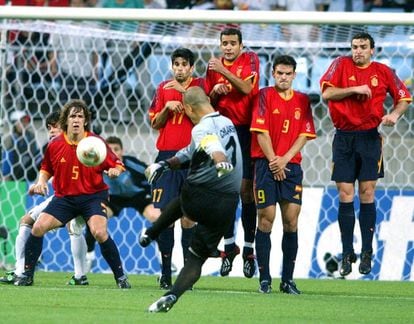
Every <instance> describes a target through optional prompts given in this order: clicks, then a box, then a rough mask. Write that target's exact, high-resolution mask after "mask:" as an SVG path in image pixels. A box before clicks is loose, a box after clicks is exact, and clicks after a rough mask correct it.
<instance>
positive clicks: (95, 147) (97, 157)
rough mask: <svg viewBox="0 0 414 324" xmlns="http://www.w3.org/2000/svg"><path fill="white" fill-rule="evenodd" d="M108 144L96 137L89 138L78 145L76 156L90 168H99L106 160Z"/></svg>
mask: <svg viewBox="0 0 414 324" xmlns="http://www.w3.org/2000/svg"><path fill="white" fill-rule="evenodd" d="M106 153H107V152H106V144H105V142H104V141H103V140H102V139H100V138H99V137H96V136H88V137H85V138H83V139H81V141H80V142H79V144H78V147H77V148H76V156H77V157H78V160H79V161H80V162H81V163H82V164H83V165H86V166H88V167H93V166H98V165H99V164H101V163H102V162H103V161H104V160H105V158H106Z"/></svg>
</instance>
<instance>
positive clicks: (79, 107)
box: [59, 99, 91, 132]
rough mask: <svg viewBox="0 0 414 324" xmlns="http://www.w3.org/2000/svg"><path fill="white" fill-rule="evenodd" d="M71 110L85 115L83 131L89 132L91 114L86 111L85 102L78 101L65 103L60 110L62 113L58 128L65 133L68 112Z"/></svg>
mask: <svg viewBox="0 0 414 324" xmlns="http://www.w3.org/2000/svg"><path fill="white" fill-rule="evenodd" d="M72 108H75V111H77V112H78V111H83V114H84V115H85V125H84V127H85V130H87V131H90V129H91V125H90V124H91V112H90V111H89V109H88V106H87V105H86V103H85V101H83V100H80V99H73V100H70V101H69V102H67V103H66V104H65V105H64V106H63V109H62V113H61V114H60V118H59V124H60V127H62V129H63V131H64V132H67V130H68V116H69V113H70V110H71V109H72Z"/></svg>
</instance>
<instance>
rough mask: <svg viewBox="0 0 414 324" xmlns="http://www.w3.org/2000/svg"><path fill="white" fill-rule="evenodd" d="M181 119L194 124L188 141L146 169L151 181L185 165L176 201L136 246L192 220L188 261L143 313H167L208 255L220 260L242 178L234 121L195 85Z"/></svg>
mask: <svg viewBox="0 0 414 324" xmlns="http://www.w3.org/2000/svg"><path fill="white" fill-rule="evenodd" d="M183 103H184V110H185V113H186V115H187V116H188V117H189V118H190V119H191V121H192V122H193V123H194V125H195V126H194V128H193V130H192V132H191V143H190V144H189V146H187V147H186V148H184V149H182V150H180V151H178V152H177V153H176V155H175V156H173V157H171V158H169V159H168V160H165V161H160V162H158V163H154V164H152V165H150V166H149V167H148V168H147V171H146V173H147V178H148V181H149V182H150V183H152V182H153V181H156V180H157V179H158V178H159V177H161V176H162V173H163V172H164V171H166V170H168V169H170V168H172V169H175V168H178V167H183V166H185V165H186V164H188V163H189V164H190V171H189V174H188V177H187V179H186V180H185V182H184V185H183V188H182V190H181V194H180V197H177V198H175V199H173V200H172V201H171V202H170V203H169V204H168V205H167V207H166V208H165V209H164V210H163V211H162V213H161V216H160V217H159V218H158V220H157V221H155V222H154V223H153V224H152V226H151V227H150V228H148V229H147V230H144V231H143V232H142V235H141V237H140V244H141V245H142V246H144V247H145V246H148V245H149V244H150V242H151V241H152V240H154V239H156V238H157V236H158V235H159V234H160V233H161V232H162V230H164V229H165V228H167V227H168V226H170V225H171V224H172V223H174V222H175V221H176V220H177V219H178V218H180V217H181V215H182V214H184V215H186V216H187V217H188V218H190V219H191V220H193V221H195V222H197V225H196V226H195V229H194V233H193V236H192V241H191V245H190V248H189V250H190V253H189V256H188V260H187V262H186V263H185V264H184V267H183V268H182V270H181V272H180V274H179V275H178V277H177V279H176V281H175V282H174V285H173V286H172V288H171V289H170V290H169V291H168V292H167V293H166V294H165V295H164V296H162V297H161V298H160V299H158V300H157V301H156V302H154V303H153V304H152V305H151V306H150V307H149V309H148V311H149V312H167V311H169V310H170V309H171V307H172V306H173V305H174V304H175V303H176V302H177V300H178V298H180V296H181V295H182V294H183V293H184V292H185V291H186V290H188V289H189V288H190V287H192V286H193V284H194V283H195V282H197V280H198V279H199V278H200V275H201V268H202V266H203V264H204V262H205V261H206V260H207V258H208V257H212V256H216V257H218V256H219V253H218V250H217V246H218V244H219V242H220V240H221V239H222V237H223V235H224V234H225V232H226V230H227V229H228V228H229V226H230V225H231V223H232V221H233V215H234V213H235V212H236V209H237V205H238V202H239V192H240V185H241V178H242V157H241V150H240V144H239V141H238V138H237V133H236V129H235V127H234V125H233V123H232V122H231V121H230V120H229V119H228V118H226V117H224V116H221V115H220V114H219V113H218V112H215V111H214V109H213V107H212V106H211V105H210V102H209V99H208V97H207V95H206V94H205V93H204V91H203V89H201V88H200V87H191V88H188V90H187V91H186V92H185V93H184V96H183Z"/></svg>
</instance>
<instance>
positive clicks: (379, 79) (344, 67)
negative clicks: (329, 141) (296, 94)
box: [320, 56, 412, 131]
mask: <svg viewBox="0 0 414 324" xmlns="http://www.w3.org/2000/svg"><path fill="white" fill-rule="evenodd" d="M364 84H366V85H368V86H369V87H370V88H371V91H372V98H371V99H366V100H361V99H360V98H358V97H359V96H358V95H352V96H349V97H346V98H344V99H342V100H337V101H336V100H329V102H328V106H329V112H330V115H331V118H332V122H333V124H334V126H335V127H336V128H337V129H340V130H347V131H354V130H367V129H372V128H376V127H378V125H379V124H380V123H381V121H382V116H384V101H385V97H386V95H387V92H388V93H390V95H391V97H392V98H393V99H394V105H396V104H397V103H398V102H399V101H401V100H405V101H408V102H411V100H412V99H411V96H410V93H409V92H408V90H407V87H406V86H405V85H404V83H403V82H402V81H401V80H400V79H399V78H398V77H397V76H396V74H395V73H394V72H393V71H392V70H391V69H390V68H389V67H388V66H386V65H384V64H382V63H378V62H371V64H370V65H369V66H367V67H365V68H360V67H358V66H356V65H355V64H354V62H353V61H352V58H351V57H349V56H341V57H338V58H337V59H335V60H334V61H333V62H332V64H331V65H330V67H329V68H328V70H327V71H326V72H325V74H324V75H323V76H322V78H321V80H320V85H321V90H322V92H323V91H324V90H325V89H326V88H327V87H330V86H332V87H338V88H348V87H354V86H361V85H364Z"/></svg>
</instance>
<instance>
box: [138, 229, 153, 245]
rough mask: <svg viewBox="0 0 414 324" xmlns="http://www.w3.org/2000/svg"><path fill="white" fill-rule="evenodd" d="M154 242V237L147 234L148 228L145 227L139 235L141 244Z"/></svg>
mask: <svg viewBox="0 0 414 324" xmlns="http://www.w3.org/2000/svg"><path fill="white" fill-rule="evenodd" d="M151 242H152V238H150V237H149V235H148V234H147V229H146V228H145V227H144V228H143V229H142V231H141V234H140V235H139V245H141V246H142V247H147V246H148V245H150V243H151Z"/></svg>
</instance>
